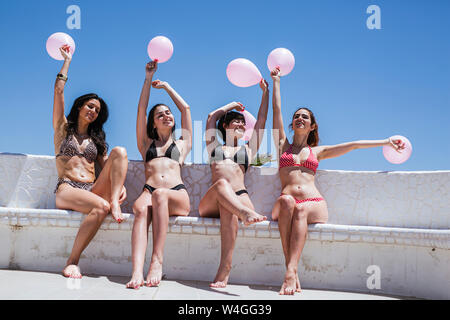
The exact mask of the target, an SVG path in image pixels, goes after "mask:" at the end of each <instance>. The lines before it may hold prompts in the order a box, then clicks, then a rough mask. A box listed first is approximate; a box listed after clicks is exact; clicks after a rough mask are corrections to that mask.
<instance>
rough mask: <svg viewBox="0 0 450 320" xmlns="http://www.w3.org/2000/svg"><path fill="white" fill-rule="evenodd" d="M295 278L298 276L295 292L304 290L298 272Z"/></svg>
mask: <svg viewBox="0 0 450 320" xmlns="http://www.w3.org/2000/svg"><path fill="white" fill-rule="evenodd" d="M295 278H296V280H295V282H296V284H295V287H296V289H295V292H302V287H300V280H299V279H298V274H295Z"/></svg>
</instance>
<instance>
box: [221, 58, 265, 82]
mask: <svg viewBox="0 0 450 320" xmlns="http://www.w3.org/2000/svg"><path fill="white" fill-rule="evenodd" d="M227 77H228V80H230V82H231V83H232V84H234V85H235V86H238V87H251V86H254V85H255V84H258V83H259V82H260V81H261V80H262V76H261V72H259V70H258V68H257V67H256V66H255V65H254V64H253V62H251V61H250V60H247V59H244V58H238V59H234V60H233V61H231V62H230V63H229V64H228V66H227Z"/></svg>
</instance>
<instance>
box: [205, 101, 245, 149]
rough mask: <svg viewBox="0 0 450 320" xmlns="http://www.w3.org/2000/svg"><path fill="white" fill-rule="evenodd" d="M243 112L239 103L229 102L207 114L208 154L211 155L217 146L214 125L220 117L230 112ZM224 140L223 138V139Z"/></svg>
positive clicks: (206, 136) (206, 135)
mask: <svg viewBox="0 0 450 320" xmlns="http://www.w3.org/2000/svg"><path fill="white" fill-rule="evenodd" d="M233 109H235V110H237V111H244V106H243V105H242V103H240V102H234V101H233V102H231V103H229V104H227V105H224V106H223V107H220V108H218V109H216V110H214V111H212V112H210V113H209V114H208V120H206V133H205V138H206V149H207V150H208V154H211V152H212V150H213V149H214V148H215V147H216V146H217V145H218V144H219V143H218V142H217V140H216V123H217V120H219V118H220V117H222V116H223V115H224V114H225V113H227V112H228V111H231V110H233ZM224 139H225V137H224Z"/></svg>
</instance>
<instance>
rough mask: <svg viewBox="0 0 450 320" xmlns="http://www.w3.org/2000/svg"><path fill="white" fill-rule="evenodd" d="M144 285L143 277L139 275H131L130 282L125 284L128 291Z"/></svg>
mask: <svg viewBox="0 0 450 320" xmlns="http://www.w3.org/2000/svg"><path fill="white" fill-rule="evenodd" d="M143 285H144V275H143V274H142V272H141V273H133V275H132V276H131V280H130V282H128V283H127V288H129V289H139V288H140V287H142V286H143Z"/></svg>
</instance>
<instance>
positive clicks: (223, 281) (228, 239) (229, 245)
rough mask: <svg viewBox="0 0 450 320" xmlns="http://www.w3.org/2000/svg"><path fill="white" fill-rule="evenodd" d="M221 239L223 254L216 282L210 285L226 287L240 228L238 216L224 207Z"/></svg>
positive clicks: (221, 221)
mask: <svg viewBox="0 0 450 320" xmlns="http://www.w3.org/2000/svg"><path fill="white" fill-rule="evenodd" d="M219 210H220V240H221V254H220V265H219V269H218V270H217V274H216V277H215V278H214V282H213V283H211V284H210V285H209V286H210V287H212V288H225V287H226V286H227V283H228V277H229V276H230V271H231V263H232V259H233V250H234V245H235V243H236V237H237V232H238V228H239V220H238V217H237V216H236V215H234V214H232V213H231V212H230V211H228V210H227V209H225V208H224V207H220V209H219Z"/></svg>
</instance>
